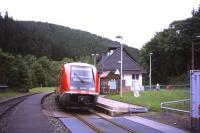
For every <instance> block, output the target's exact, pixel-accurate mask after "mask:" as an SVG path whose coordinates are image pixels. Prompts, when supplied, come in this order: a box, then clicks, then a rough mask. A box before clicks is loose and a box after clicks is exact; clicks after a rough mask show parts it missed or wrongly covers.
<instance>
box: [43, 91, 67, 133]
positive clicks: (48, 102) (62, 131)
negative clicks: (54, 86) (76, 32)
mask: <svg viewBox="0 0 200 133" xmlns="http://www.w3.org/2000/svg"><path fill="white" fill-rule="evenodd" d="M42 108H43V109H44V110H48V111H63V109H62V107H61V106H60V105H59V104H58V102H57V101H56V100H55V94H52V95H50V96H48V97H46V98H44V100H43V103H42ZM47 118H48V121H49V124H50V126H51V128H52V130H53V131H54V133H70V131H69V129H68V128H66V127H65V126H64V124H63V123H62V122H61V121H60V120H59V119H58V118H54V117H51V116H47Z"/></svg>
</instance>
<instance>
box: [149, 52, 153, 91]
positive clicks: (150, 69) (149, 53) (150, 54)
mask: <svg viewBox="0 0 200 133" xmlns="http://www.w3.org/2000/svg"><path fill="white" fill-rule="evenodd" d="M151 55H152V53H149V57H150V63H149V65H150V66H149V89H150V90H151Z"/></svg>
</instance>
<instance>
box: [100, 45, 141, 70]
mask: <svg viewBox="0 0 200 133" xmlns="http://www.w3.org/2000/svg"><path fill="white" fill-rule="evenodd" d="M120 53H121V50H120V48H117V49H115V51H114V52H113V53H112V54H111V55H107V53H105V54H103V55H102V56H101V58H100V61H99V63H98V68H99V71H102V69H103V71H115V70H116V69H119V70H120V63H119V61H120V59H121V56H120V55H121V54H120ZM123 71H141V72H142V71H143V69H142V68H141V67H140V65H139V64H138V63H137V62H136V61H135V60H134V59H133V58H132V57H130V56H129V55H128V53H127V52H126V51H125V50H123Z"/></svg>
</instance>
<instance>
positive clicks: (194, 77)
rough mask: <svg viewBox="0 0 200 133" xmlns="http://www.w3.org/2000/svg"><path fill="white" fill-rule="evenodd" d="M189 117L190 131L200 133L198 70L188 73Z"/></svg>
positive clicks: (199, 84)
mask: <svg viewBox="0 0 200 133" xmlns="http://www.w3.org/2000/svg"><path fill="white" fill-rule="evenodd" d="M190 99H191V100H190V112H191V114H190V116H191V129H192V132H194V133H199V132H200V70H191V71H190Z"/></svg>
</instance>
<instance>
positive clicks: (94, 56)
mask: <svg viewBox="0 0 200 133" xmlns="http://www.w3.org/2000/svg"><path fill="white" fill-rule="evenodd" d="M91 55H92V57H93V58H94V66H95V67H96V57H98V56H99V54H91Z"/></svg>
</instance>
